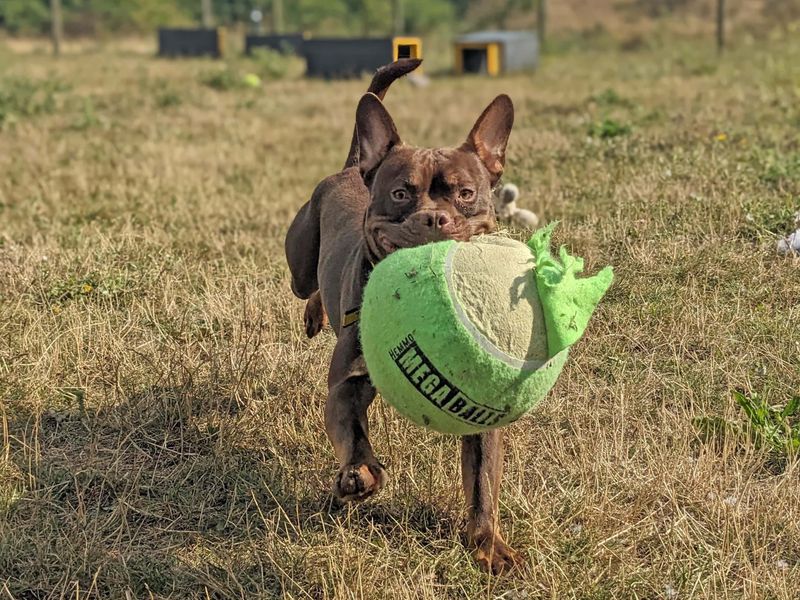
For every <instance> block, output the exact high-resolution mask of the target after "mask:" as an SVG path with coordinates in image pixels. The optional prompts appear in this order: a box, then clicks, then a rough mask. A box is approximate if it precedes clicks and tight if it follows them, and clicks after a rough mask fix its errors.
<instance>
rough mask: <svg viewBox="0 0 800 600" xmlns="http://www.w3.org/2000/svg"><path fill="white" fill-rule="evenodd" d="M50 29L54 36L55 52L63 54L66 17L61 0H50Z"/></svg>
mask: <svg viewBox="0 0 800 600" xmlns="http://www.w3.org/2000/svg"><path fill="white" fill-rule="evenodd" d="M50 31H51V34H52V37H53V54H55V55H56V56H60V55H61V40H62V38H63V37H64V18H63V16H62V14H61V0H50Z"/></svg>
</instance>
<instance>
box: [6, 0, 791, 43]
mask: <svg viewBox="0 0 800 600" xmlns="http://www.w3.org/2000/svg"><path fill="white" fill-rule="evenodd" d="M398 1H401V2H402V17H400V20H401V21H402V25H401V28H402V29H404V30H405V31H404V32H405V33H413V34H432V33H457V32H461V31H465V30H471V29H476V28H498V27H499V28H509V29H521V28H532V27H534V26H535V24H536V12H537V11H536V5H537V3H538V2H539V0H394V1H393V0H211V8H212V12H213V15H214V22H215V23H216V24H218V25H225V26H239V27H242V28H246V27H250V26H252V24H251V22H250V14H251V11H253V10H254V9H258V10H260V11H262V13H263V15H264V20H263V23H262V27H263V29H264V30H265V31H270V30H273V29H275V23H273V18H272V16H273V14H274V13H273V3H274V2H279V3H280V4H281V5H282V11H280V12H281V14H282V21H283V23H282V27H281V29H283V30H284V31H304V32H307V33H311V34H325V35H383V34H387V33H390V32H391V31H392V30H393V28H394V26H395V13H394V12H393V11H394V5H395V4H396V3H397V2H398ZM62 4H63V12H64V28H65V33H66V35H67V36H102V35H115V34H119V33H147V32H150V31H152V30H153V29H154V28H155V27H157V26H160V25H193V24H198V23H199V22H200V21H201V11H202V8H201V6H202V2H201V0H62ZM726 5H727V7H726V11H727V26H728V27H729V28H730V30H731V31H738V32H746V33H747V34H749V35H754V36H769V35H774V34H775V32H776V31H785V30H786V29H787V28H788V29H789V30H791V31H797V29H798V28H797V23H798V22H800V0H727V2H726ZM715 6H716V0H557V1H550V2H548V7H547V13H548V30H549V31H551V32H554V33H557V34H558V33H562V34H575V33H580V35H583V36H589V37H591V38H594V39H597V38H602V37H604V36H606V37H610V38H614V37H617V38H620V37H624V38H630V37H632V38H633V42H632V43H636V42H635V40H636V36H637V35H638V36H644V37H648V38H649V37H651V36H652V35H657V34H658V33H660V32H663V31H668V32H669V33H675V32H679V33H681V34H683V35H687V34H688V35H691V34H697V35H701V34H705V33H707V32H708V31H711V30H713V28H714V14H715V10H716V9H715ZM49 15H50V11H49V0H0V27H2V28H4V29H5V30H6V31H7V32H8V33H9V34H11V35H32V34H44V33H46V32H47V31H48V29H49V27H50V16H49Z"/></svg>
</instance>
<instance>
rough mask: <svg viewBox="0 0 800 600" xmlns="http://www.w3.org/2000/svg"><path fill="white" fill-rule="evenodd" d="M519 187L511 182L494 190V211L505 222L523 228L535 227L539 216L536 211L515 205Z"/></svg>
mask: <svg viewBox="0 0 800 600" xmlns="http://www.w3.org/2000/svg"><path fill="white" fill-rule="evenodd" d="M518 199H519V188H518V187H517V186H516V185H514V184H513V183H506V184H505V185H503V186H502V187H497V188H495V191H494V212H495V214H496V215H497V218H498V219H499V220H500V221H502V222H503V223H506V224H514V225H516V226H517V227H522V228H524V229H536V227H537V226H538V225H539V217H537V216H536V213H534V212H532V211H530V210H528V209H526V208H519V207H517V200H518Z"/></svg>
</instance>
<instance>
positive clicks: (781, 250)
mask: <svg viewBox="0 0 800 600" xmlns="http://www.w3.org/2000/svg"><path fill="white" fill-rule="evenodd" d="M794 226H795V227H797V231H795V232H794V233H790V234H789V235H787V236H786V237H785V238H781V239H779V240H778V254H783V255H787V254H794V255H795V256H800V210H798V211H797V212H796V213H794Z"/></svg>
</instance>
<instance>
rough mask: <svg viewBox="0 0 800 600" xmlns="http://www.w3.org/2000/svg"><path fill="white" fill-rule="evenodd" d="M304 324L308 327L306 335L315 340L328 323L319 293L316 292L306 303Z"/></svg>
mask: <svg viewBox="0 0 800 600" xmlns="http://www.w3.org/2000/svg"><path fill="white" fill-rule="evenodd" d="M303 322H304V323H305V327H306V335H307V336H308V337H309V338H313V337H314V336H315V335H317V334H318V333H319V332H320V331H322V328H323V327H325V325H326V324H327V322H328V316H327V315H326V314H325V309H324V308H323V307H322V298H321V297H320V295H319V292H314V294H313V295H312V296H311V298H309V299H308V302H306V310H305V312H304V313H303Z"/></svg>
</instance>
